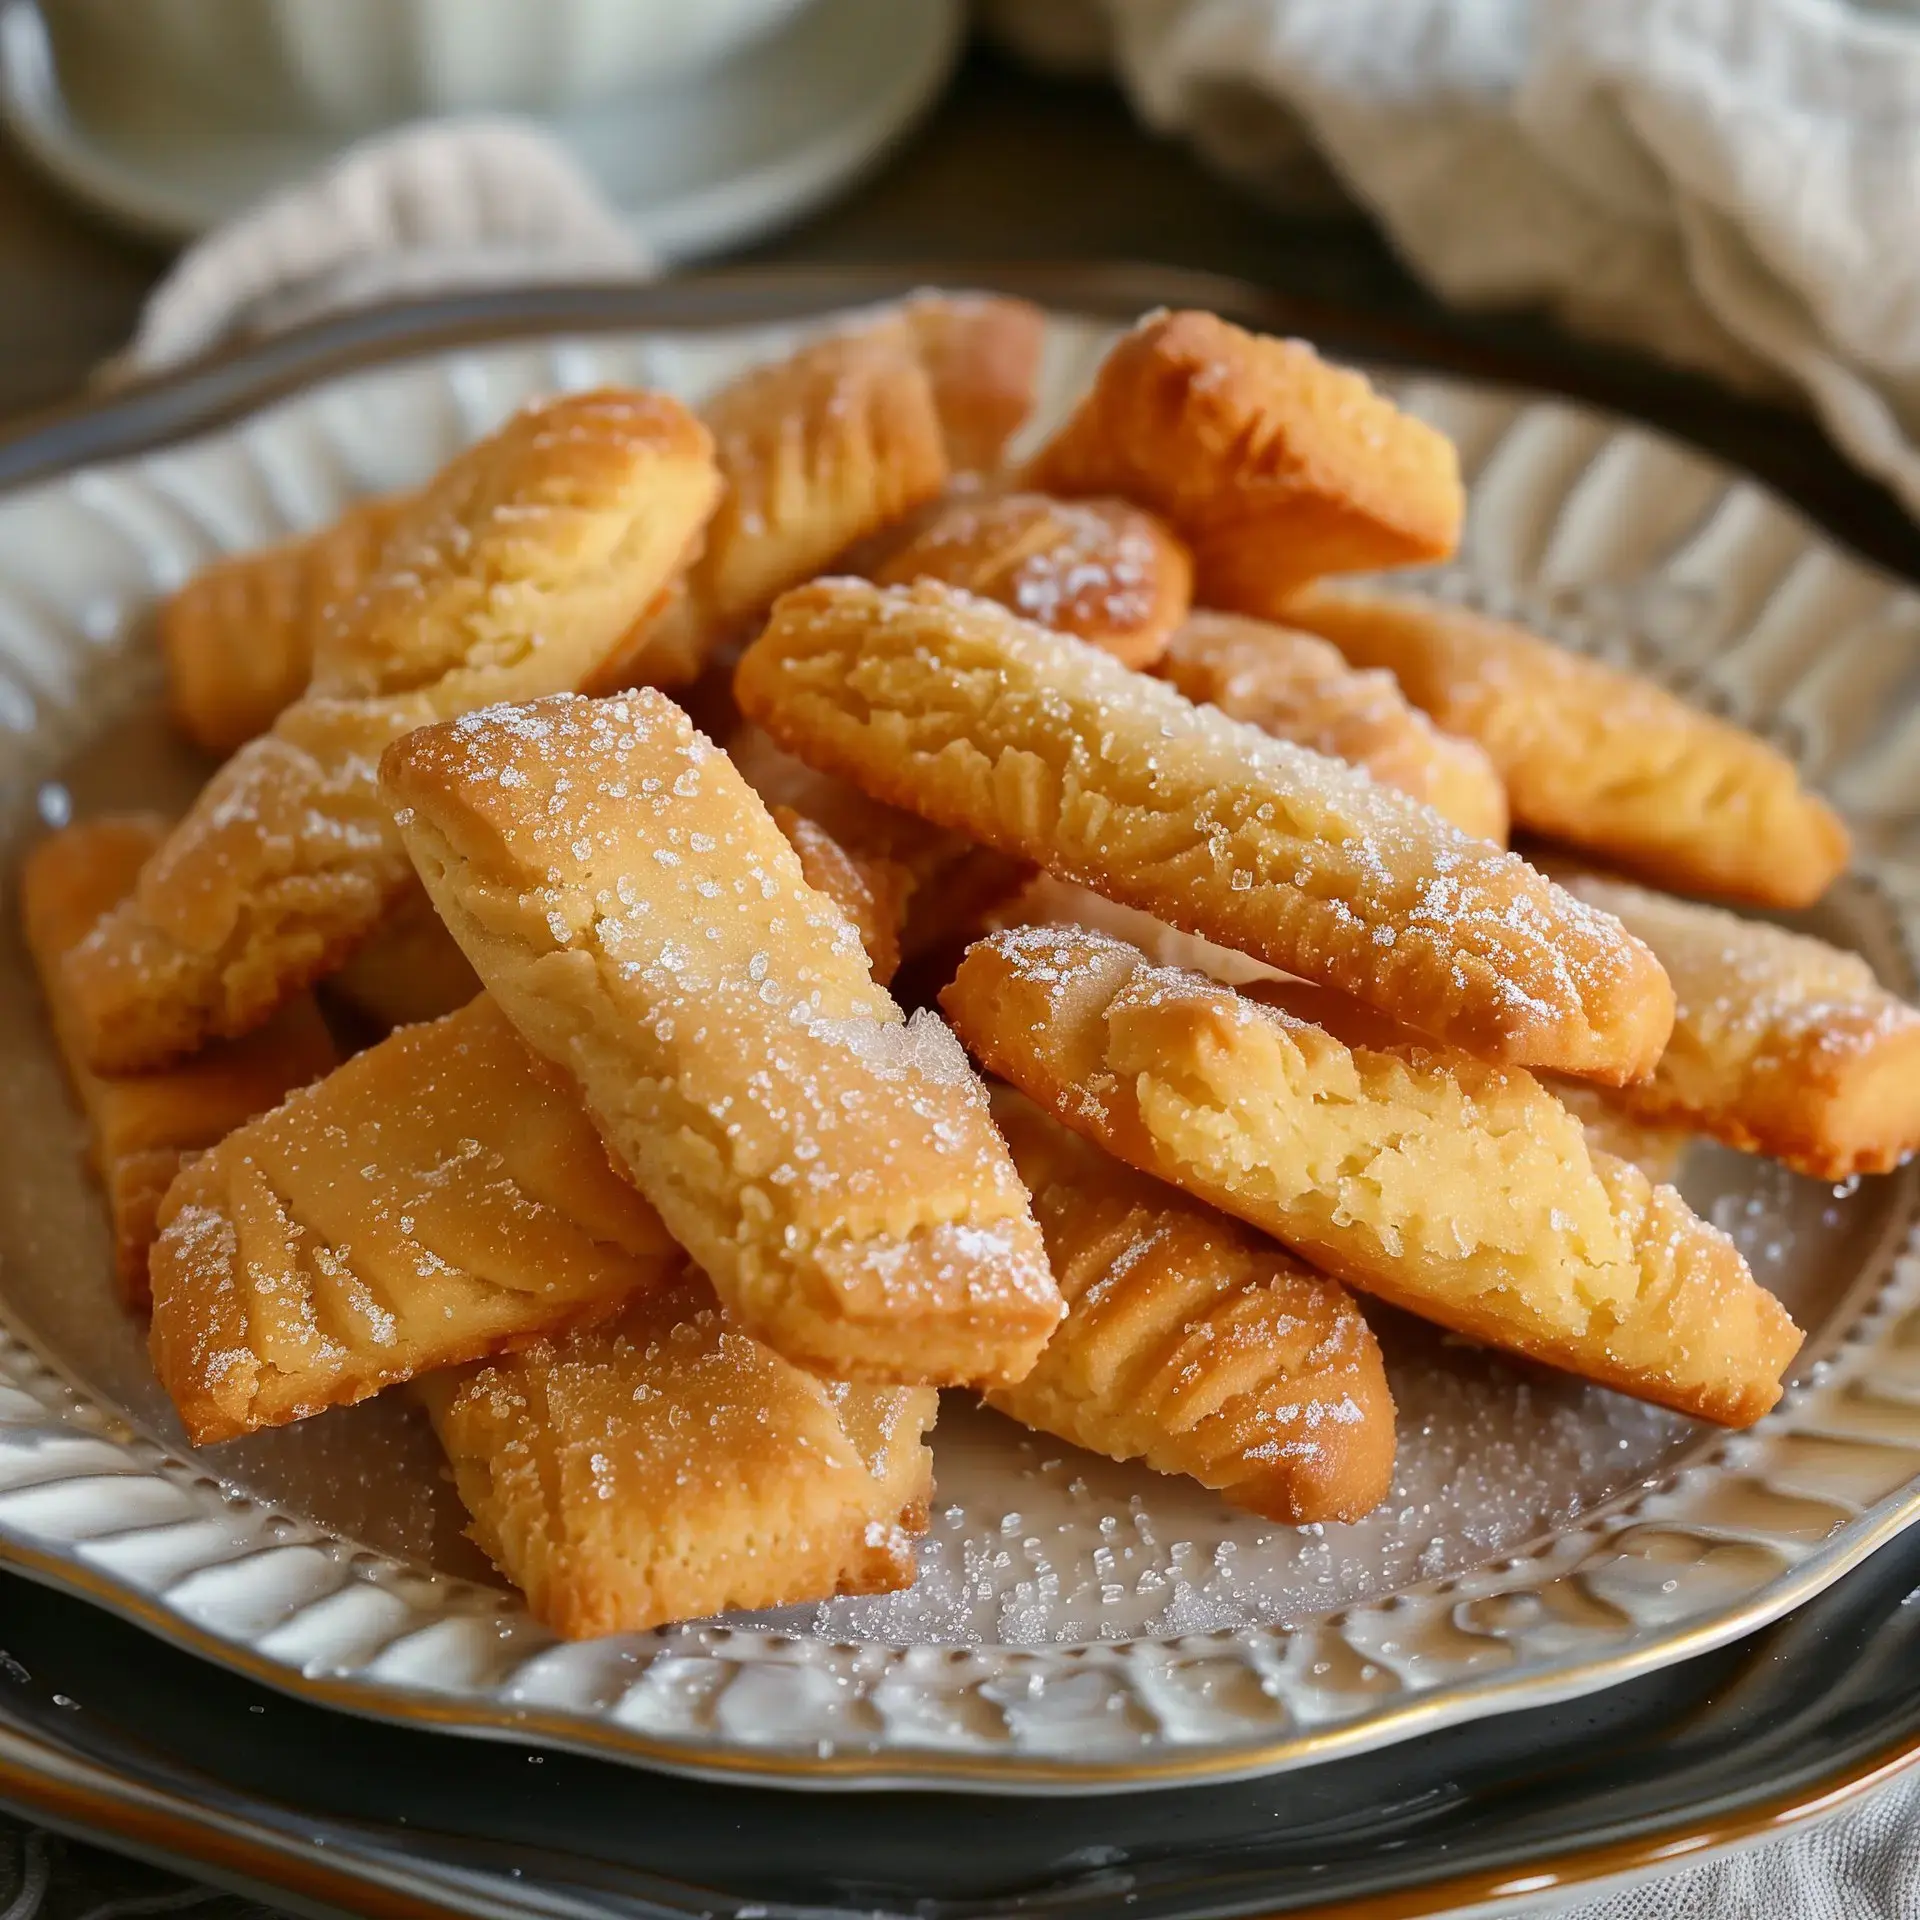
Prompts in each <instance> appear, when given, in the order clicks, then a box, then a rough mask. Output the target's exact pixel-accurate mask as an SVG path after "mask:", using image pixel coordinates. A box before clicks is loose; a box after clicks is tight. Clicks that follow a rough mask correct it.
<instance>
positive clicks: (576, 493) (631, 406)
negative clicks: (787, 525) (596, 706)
mask: <svg viewBox="0 0 1920 1920" xmlns="http://www.w3.org/2000/svg"><path fill="white" fill-rule="evenodd" d="M716 486H717V481H716V478H715V475H714V469H713V461H712V456H711V451H710V448H709V443H708V439H707V435H706V432H705V430H704V429H703V428H702V427H701V426H700V425H699V424H698V422H696V421H695V420H694V419H693V417H692V416H691V415H690V414H689V413H687V411H686V410H685V409H684V408H683V407H681V406H680V405H679V404H678V403H677V402H675V401H672V400H667V399H664V398H662V397H661V396H659V395H655V394H645V393H617V392H603V393H589V394H579V395H573V396H570V397H568V398H566V399H562V400H555V401H552V402H549V403H548V404H547V405H545V406H542V407H535V408H530V409H528V410H527V411H526V412H524V413H521V414H519V415H517V416H515V418H514V419H512V420H511V421H509V422H508V423H507V425H506V426H504V427H503V428H501V430H500V431H499V432H498V433H496V434H495V435H493V436H492V437H491V438H490V439H487V440H484V441H482V442H480V443H479V444H478V445H477V446H475V447H472V448H470V449H469V450H468V451H467V452H466V453H464V454H462V455H461V456H460V457H459V458H458V459H457V460H455V461H454V462H453V463H452V464H451V465H450V466H448V467H447V468H446V469H445V471H444V472H442V473H441V474H440V476H439V477H438V478H437V479H436V480H435V481H434V482H433V483H432V484H431V485H430V486H429V487H428V488H427V489H426V490H425V491H424V492H423V493H422V494H421V495H420V496H419V497H418V498H417V500H416V501H415V502H414V504H413V506H412V507H411V508H410V509H409V511H408V512H407V513H406V514H405V515H403V516H402V518H401V520H400V521H399V523H398V524H397V525H396V526H395V528H394V529H393V531H392V532H391V533H390V534H389V535H388V538H387V542H386V545H385V547H384V548H383V550H382V559H381V563H380V567H379V569H378V570H377V571H376V573H375V575H374V577H373V578H372V579H371V580H370V581H369V583H368V584H367V586H366V587H365V588H364V589H363V590H362V591H361V593H360V594H359V595H358V596H357V597H356V599H355V600H354V601H353V602H352V603H351V605H350V607H349V608H347V609H345V610H343V611H342V612H341V613H340V614H339V615H338V616H337V617H336V618H335V620H333V621H332V622H330V623H329V625H328V626H327V628H326V630H325V631H324V632H323V633H322V634H321V635H320V638H319V645H318V650H317V652H316V654H315V658H314V671H313V680H312V684H311V687H310V689H309V691H308V692H307V693H306V694H305V695H303V696H302V698H301V699H299V700H297V701H296V702H295V703H294V704H293V705H292V706H291V707H289V708H288V709H287V710H286V712H284V713H283V714H282V715H281V716H280V718H279V719H278V720H277V721H276V722H275V723H274V726H273V729H272V731H271V732H270V733H267V734H264V735H262V736H261V737H260V738H259V739H257V740H253V741H249V742H248V743H247V745H246V746H245V747H243V748H242V749H241V750H240V751H239V753H237V754H236V755H235V756H234V757H233V758H232V759H231V760H230V761H228V762H227V764H226V765H225V766H224V767H223V768H222V769H221V770H220V772H219V773H218V774H216V775H215V776H214V778H213V780H212V781H211V782H210V783H209V784H208V786H207V788H206V790H205V791H204V792H203V793H202V794H201V796H200V798H199V799H198V801H197V802H196V803H195V805H194V807H193V808H192V810H191V811H190V812H189V813H188V815H187V817H186V818H185V819H184V820H182V821H181V822H180V824H179V825H178V826H177V827H175V828H174V830H173V832H172V833H171V834H170V835H169V836H168V838H167V841H166V844H165V845H164V846H162V847H161V848H160V849H159V850H158V852H156V853H155V855H154V857H153V859H152V860H150V861H149V862H148V863H147V865H146V867H145V868H144V869H143V870H142V872H141V874H140V878H139V880H138V882H137V884H136V885H135V887H134V889H133V892H132V894H131V896H130V897H129V898H128V899H127V900H125V901H123V902H122V903H121V905H120V906H119V907H117V908H115V909H114V910H113V912H112V913H110V914H108V915H107V916H106V918H105V919H103V920H102V921H101V922H100V924H99V925H98V926H97V927H96V928H95V929H94V931H93V932H92V933H91V934H89V935H88V937H87V938H86V939H85V940H83V941H82V942H81V943H80V945H79V946H78V947H76V948H75V949H74V950H73V952H72V953H71V954H70V955H69V956H68V959H67V963H66V974H67V986H68V990H69V991H70V992H71V994H72V997H73V1004H74V1009H75V1016H74V1017H75V1023H76V1029H77V1031H78V1034H79V1038H80V1044H81V1046H82V1047H83V1049H84V1051H85V1054H86V1057H87V1059H88V1060H89V1061H90V1063H91V1064H92V1065H94V1066H95V1067H96V1068H98V1069H99V1070H100V1071H102V1072H131V1071H137V1070H141V1069H145V1068H150V1067H155V1066H159V1065H162V1064H164V1063H165V1062H166V1061H168V1060H172V1059H177V1058H178V1057H180V1056H181V1055H182V1054H186V1053H191V1052H193V1051H194V1050H195V1049H196V1048H198V1047H200V1046H202V1045H204V1044H205V1043H206V1042H207V1041H208V1040H210V1039H215V1038H230V1037H232V1036H234V1035H236V1034H241V1033H245V1032H247V1031H248V1030H249V1029H250V1028H252V1027H255V1026H257V1025H259V1024H260V1022H261V1021H263V1020H265V1019H266V1018H267V1016H268V1015H269V1014H270V1013H272V1011H273V1010H274V1008H275V1007H277V1006H279V1005H280V1004H281V1003H282V1002H283V1001H284V1000H286V999H287V998H289V997H290V996H291V995H293V994H294V993H297V992H298V991H299V990H300V989H301V988H302V987H305V986H307V985H309V984H310V983H311V982H313V981H314V980H317V979H319V978H320V977H322V976H323V975H324V974H326V973H327V972H329V971H331V970H332V969H333V968H334V967H336V966H338V965H339V964H340V963H341V962H342V961H343V960H345V959H346V957H347V956H348V954H350V953H351V952H352V951H353V949H354V948H355V947H356V946H358V945H359V944H360V942H361V941H362V940H364V939H365V938H366V937H367V936H368V935H369V934H370V933H371V932H372V931H373V929H374V928H375V927H376V926H378V925H379V923H380V921H381V919H382V918H383V917H384V916H385V914H386V912H387V910H388V909H389V908H390V907H391V906H392V905H393V903H394V901H395V900H396V899H397V898H398V897H399V895H400V893H401V892H402V891H403V889H404V887H405V885H406V882H407V878H408V869H407V862H406V855H405V853H404V851H403V850H402V848H401V846H400V843H399V840H398V838H397V836H396V835H395V834H394V832H393V828H392V823H391V821H390V820H389V818H388V816H387V809H386V807H385V804H384V802H383V801H382V800H381V798H380V794H379V790H378V783H377V780H376V778H375V771H374V769H375V766H376V764H377V762H378V760H379V756H380V753H381V751H382V750H383V749H384V748H385V747H386V746H387V745H388V744H389V742H391V741H393V740H395V739H397V738H398V737H399V736H400V735H401V734H403V733H406V732H409V731H410V730H411V729H412V728H414V727H417V726H422V725H425V724H426V723H428V722H430V721H432V720H435V719H439V718H444V717H447V716H449V715H452V714H456V713H462V712H465V711H467V710H468V709H470V708H472V707H476V706H482V705H485V704H487V703H488V702H489V701H493V700H501V699H512V698H517V697H523V696H528V695H532V694H537V693H544V692H549V691H551V690H553V689H555V688H557V687H571V686H574V685H577V684H578V683H579V682H580V681H582V680H583V679H585V678H587V677H588V676H590V675H591V674H592V672H593V671H594V670H595V669H596V668H597V667H598V666H599V665H600V664H601V662H602V661H603V660H604V659H605V658H606V657H607V655H608V653H609V651H610V650H612V648H613V647H615V646H616V645H617V644H618V643H619V641H620V638H621V636H622V634H623V633H624V632H625V630H626V629H627V628H628V627H629V626H631V624H632V622H633V619H634V616H635V614H636V613H637V611H638V610H639V609H641V608H642V607H645V606H647V605H648V604H650V603H651V602H652V601H653V600H654V599H655V598H656V597H657V596H658V595H659V594H660V593H661V592H662V590H663V588H664V587H665V585H666V583H667V581H668V580H669V579H670V578H671V577H672V575H673V574H674V572H675V570H676V569H677V568H678V566H679V565H680V563H681V560H682V557H683V556H684V554H685V553H686V551H687V549H688V547H689V546H690V545H691V544H692V543H693V542H694V541H696V540H697V539H698V538H699V533H700V528H701V527H702V525H703V524H704V522H705V520H706V516H707V512H708V509H709V507H710V505H711V502H712V499H713V495H714V491H715V488H716Z"/></svg>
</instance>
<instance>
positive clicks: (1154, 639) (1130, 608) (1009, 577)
mask: <svg viewBox="0 0 1920 1920" xmlns="http://www.w3.org/2000/svg"><path fill="white" fill-rule="evenodd" d="M873 577H874V579H875V580H877V581H878V582H879V583H880V584H881V585H882V586H910V585H911V584H912V583H913V582H914V581H915V580H942V581H945V582H946V584H947V585H948V586H953V587H963V588H965V590H966V591H967V592H968V593H977V594H979V595H981V596H982V597H983V598H985V599H988V600H998V601H999V602H1000V604H1001V605H1002V606H1004V607H1011V608H1012V609H1013V611H1014V612H1015V613H1017V614H1020V615H1021V616H1022V617H1023V618H1025V619H1028V620H1032V621H1036V622H1037V623H1038V624H1039V625H1041V626H1043V627H1051V628H1052V629H1053V630H1054V631H1055V632H1056V633H1070V634H1072V635H1074V636H1075V638H1076V639H1080V640H1090V641H1092V643H1093V644H1094V645H1095V646H1096V647H1099V648H1101V649H1102V650H1103V651H1104V652H1107V653H1110V654H1112V655H1113V656H1114V657H1115V658H1116V659H1118V660H1124V661H1125V662H1126V663H1127V665H1128V666H1130V667H1149V666H1151V665H1152V664H1153V663H1154V661H1156V660H1157V659H1159V657H1160V655H1161V654H1162V653H1163V652H1164V651H1165V650H1166V645H1167V641H1168V639H1169V637H1170V636H1171V635H1172V633H1173V630H1174V628H1175V627H1177V626H1178V625H1179V624H1180V622H1181V621H1182V620H1183V619H1185V618H1186V614H1187V608H1188V605H1189V602H1190V601H1191V599H1192V595H1193V563H1192V562H1191V561H1190V560H1189V559H1188V558H1187V550H1186V548H1185V547H1183V546H1182V545H1181V544H1180V542H1179V541H1178V540H1176V539H1175V538H1174V536H1173V535H1172V534H1171V533H1170V532H1169V531H1168V530H1167V528H1166V527H1165V526H1164V525H1162V524H1161V522H1160V521H1158V520H1156V519H1155V518H1154V516H1153V515H1152V514H1150V513H1145V512H1142V511H1141V509H1140V508H1138V507H1133V506H1129V505H1128V504H1127V503H1126V502H1125V501H1124V500H1053V499H1050V498H1048V496H1047V495H1045V494H1043V493H1003V494H989V495H984V496H981V497H979V498H969V497H966V496H962V497H960V498H958V499H956V500H954V501H953V502H952V504H951V505H949V506H947V507H945V508H943V509H942V510H941V511H939V512H937V513H935V514H934V515H933V516H932V517H931V518H930V519H929V520H927V522H926V523H925V524H924V525H923V526H922V527H921V528H920V529H919V531H918V532H917V533H916V534H915V535H914V536H913V538H912V539H910V540H909V541H907V543H906V544H905V545H904V546H903V547H901V548H899V549H898V550H897V551H896V552H894V553H892V554H890V555H889V556H888V557H887V559H886V560H885V561H884V562H883V563H882V564H881V565H880V566H879V567H877V568H876V569H875V571H874V575H873Z"/></svg>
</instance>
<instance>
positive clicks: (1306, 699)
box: [1157, 613, 1507, 846]
mask: <svg viewBox="0 0 1920 1920" xmlns="http://www.w3.org/2000/svg"><path fill="white" fill-rule="evenodd" d="M1157 671H1158V672H1159V674H1160V676H1161V678H1162V679H1165V680H1170V681H1172V682H1173V684H1174V685H1175V686H1176V687H1178V688H1179V689H1180V691H1181V692H1182V693H1184V694H1185V695H1186V696H1187V698H1188V699H1189V700H1192V701H1195V702H1197V703H1203V704H1208V705H1212V706H1216V707H1218V708H1219V709H1220V711H1221V712H1222V713H1224V714H1226V715H1227V716H1228V717H1229V718H1230V719H1234V720H1244V721H1246V722H1247V723H1248V724H1249V725H1251V726H1256V727H1258V728H1259V729H1260V730H1261V732H1263V733H1270V734H1272V735H1273V736H1274V737H1275V739H1278V740H1291V741H1293V742H1295V743H1296V744H1297V745H1299V746H1303V747H1311V748H1312V749H1313V750H1314V752H1315V753H1324V754H1328V755H1331V756H1332V758H1334V759H1335V760H1345V761H1347V762H1349V763H1350V764H1351V765H1353V766H1356V767H1360V768H1363V769H1364V770H1365V771H1366V772H1367V773H1368V774H1370V775H1371V776H1372V777H1373V778H1374V779H1376V780H1380V781H1384V782H1385V783H1386V785H1388V786H1390V787H1398V788H1399V789H1400V791H1401V792H1402V793H1408V794H1411V795H1412V796H1413V797H1414V799H1416V800H1424V801H1425V802H1426V803H1427V805H1428V806H1430V807H1432V808H1433V809H1434V810H1435V811H1436V812H1438V813H1442V814H1444V815H1445V816H1446V817H1447V818H1448V819H1449V820H1451V821H1452V822H1453V824H1454V825H1455V826H1456V827H1458V828H1459V829H1460V830H1461V831H1462V832H1463V833H1471V834H1477V835H1478V836H1479V837H1480V838H1481V839H1483V840H1492V841H1496V842H1497V843H1498V844H1499V845H1501V846H1505V845H1506V841H1507V790H1506V788H1505V787H1503V786H1502V785H1501V784H1500V776H1499V775H1498V774H1497V773H1495V772H1494V770H1493V762H1492V761H1491V760H1489V759H1488V758H1487V756H1486V753H1485V752H1484V750H1483V749H1482V748H1480V747H1479V746H1477V745H1475V743H1474V742H1473V741H1471V740H1458V739H1455V738H1454V736H1453V735H1452V734H1449V733H1442V732H1441V731H1440V730H1439V728H1438V727H1436V726H1435V725H1434V724H1433V722H1432V721H1431V720H1429V719H1428V718H1427V716H1426V715H1425V714H1424V713H1422V712H1421V711H1420V709H1419V708H1418V707H1415V706H1412V705H1410V704H1409V703H1408V701H1407V698H1406V696H1405V695H1404V694H1403V693H1402V692H1401V691H1400V688H1399V686H1398V685H1397V684H1396V682H1395V680H1394V678H1393V675H1392V674H1390V673H1382V672H1380V671H1378V670H1376V669H1361V668H1355V667H1350V666H1349V665H1348V664H1347V662H1346V659H1345V657H1344V656H1343V655H1342V654H1341V652H1340V650H1339V648H1338V647H1336V646H1334V645H1332V643H1331V642H1329V641H1326V640H1321V639H1318V638H1316V637H1315V636H1314V635H1313V634H1310V633H1302V632H1300V631H1299V630H1298V629H1297V628H1293V627H1279V626H1275V625H1273V624H1272V623H1271V622H1270V621H1266V620H1251V619H1248V618H1247V617H1246V616H1245V615H1243V614H1233V613H1196V614H1194V615H1193V616H1192V617H1191V618H1190V619H1189V620H1187V621H1186V622H1185V623H1184V624H1183V625H1182V626H1181V627H1180V628H1179V629H1178V631H1177V632H1175V633H1174V635H1173V637H1172V640H1171V643H1170V644H1169V646H1168V648H1167V651H1166V654H1165V657H1164V658H1163V659H1162V660H1161V661H1160V663H1159V666H1158V669H1157Z"/></svg>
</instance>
